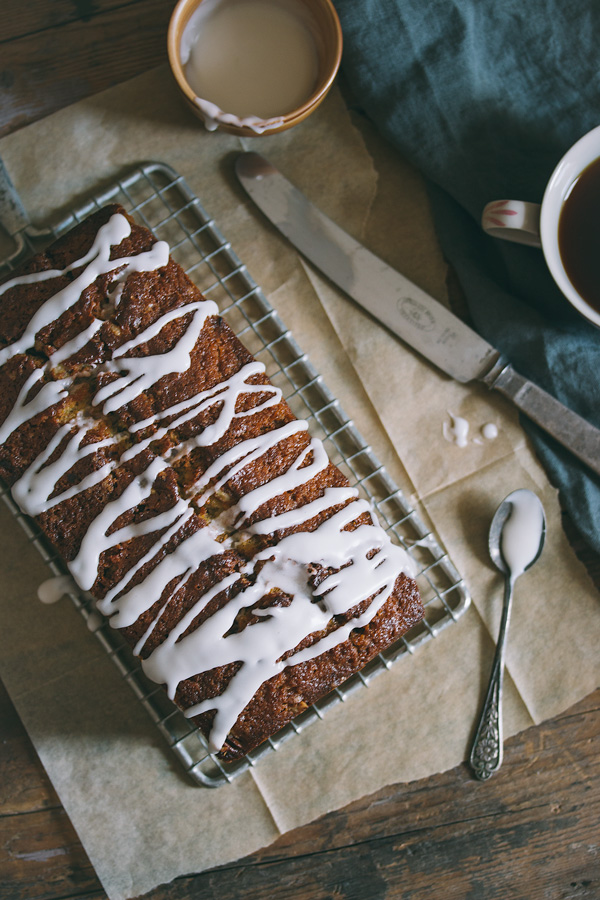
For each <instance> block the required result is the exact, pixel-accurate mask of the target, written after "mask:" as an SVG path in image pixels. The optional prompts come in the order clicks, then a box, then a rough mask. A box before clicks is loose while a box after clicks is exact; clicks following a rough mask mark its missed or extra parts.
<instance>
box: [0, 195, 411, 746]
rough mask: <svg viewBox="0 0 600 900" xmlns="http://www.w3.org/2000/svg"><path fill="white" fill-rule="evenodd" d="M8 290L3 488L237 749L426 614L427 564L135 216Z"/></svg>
mask: <svg viewBox="0 0 600 900" xmlns="http://www.w3.org/2000/svg"><path fill="white" fill-rule="evenodd" d="M0 295H1V296H0V423H1V424H0V476H1V477H2V478H3V479H4V481H5V482H7V483H8V485H10V488H11V492H12V496H13V497H14V499H15V501H16V502H17V504H18V505H19V507H20V508H21V509H22V510H23V512H25V513H26V514H27V515H29V516H32V517H34V518H35V520H36V521H37V523H38V524H39V526H40V527H41V529H42V531H43V533H44V534H45V536H46V537H47V539H48V540H49V541H50V543H51V544H52V545H53V546H54V547H55V548H56V550H57V551H58V553H59V554H60V556H61V557H62V559H63V560H64V562H65V563H66V566H67V567H68V569H69V571H70V573H71V575H72V576H73V578H74V580H75V581H76V583H77V584H78V586H79V588H80V589H81V590H82V591H86V592H89V593H90V594H91V595H92V597H93V598H94V600H95V602H96V605H97V608H98V610H99V611H100V612H101V613H103V614H104V615H105V616H107V617H109V619H110V623H111V625H112V626H113V627H115V628H118V629H120V630H121V631H122V633H123V634H124V635H125V637H126V639H127V641H128V642H129V643H130V645H131V647H132V648H133V652H134V653H135V654H136V655H137V656H138V657H140V659H141V660H142V666H143V669H144V671H145V673H146V674H147V676H148V677H149V678H151V679H152V680H154V681H156V682H158V683H164V684H165V685H166V688H167V691H168V693H169V696H170V697H171V698H173V699H174V701H175V702H176V704H178V705H179V706H180V707H181V709H183V710H184V712H185V715H186V716H188V717H190V718H193V719H194V720H195V721H197V722H198V724H199V725H200V727H201V728H202V730H203V731H204V732H205V734H206V735H207V736H208V739H209V745H210V747H211V748H212V749H213V750H214V751H215V752H218V753H219V755H220V756H221V757H222V758H224V759H234V758H236V757H239V756H241V755H243V754H245V753H246V752H248V750H250V749H251V748H253V747H255V746H256V745H257V744H259V743H261V742H262V741H263V740H265V739H266V738H267V737H268V736H269V735H271V734H273V733H274V732H276V731H277V730H278V729H279V728H281V727H282V726H283V725H284V724H285V723H286V722H288V721H289V720H290V719H291V718H292V717H294V716H295V715H297V714H298V713H300V712H302V711H303V710H304V709H306V708H307V706H309V705H310V704H311V703H313V702H314V701H315V700H317V699H318V698H319V697H321V696H323V695H324V694H326V693H327V692H328V691H330V690H331V689H332V688H333V687H334V686H336V685H338V684H340V683H341V682H342V681H344V680H345V679H347V678H348V677H349V676H350V675H352V674H353V673H354V672H356V671H357V670H359V669H361V668H362V667H363V666H364V665H365V664H366V663H367V662H368V660H370V659H371V658H372V657H373V656H374V655H376V654H377V653H378V652H379V651H381V650H382V649H384V648H385V647H387V646H389V645H390V643H392V642H393V641H394V640H396V639H397V638H398V637H399V636H400V635H401V634H403V633H404V632H405V631H406V630H407V629H408V628H410V627H411V626H412V625H413V624H414V623H416V622H417V621H418V620H419V619H420V618H421V617H422V614H423V610H422V604H421V600H420V598H419V592H418V588H417V585H416V583H415V581H414V580H413V577H412V575H413V569H412V562H411V560H410V558H409V557H408V556H407V554H406V553H405V552H404V551H403V550H402V549H401V548H400V547H398V546H397V545H395V544H393V543H391V542H390V541H389V539H388V538H387V536H386V534H385V532H384V531H383V530H382V529H381V527H380V526H379V525H378V524H377V523H376V522H375V521H374V520H373V517H372V514H371V511H370V508H369V506H368V504H367V503H365V502H364V501H363V500H361V499H359V498H358V494H357V491H356V490H355V489H353V488H351V487H349V486H348V483H347V481H346V479H345V477H344V476H343V475H342V473H341V472H340V471H339V470H338V469H337V468H336V467H335V466H333V465H332V464H331V462H330V461H329V460H328V458H327V456H326V453H325V450H324V448H323V445H322V444H321V442H320V441H318V440H315V439H312V438H311V437H310V435H309V433H308V431H307V426H306V423H304V422H302V421H299V420H297V419H296V418H295V417H294V415H293V414H292V412H291V411H290V409H289V407H288V406H287V404H286V403H285V402H284V401H283V400H282V397H281V391H280V389H279V388H277V387H275V386H273V385H272V384H271V383H270V382H269V380H268V379H267V377H266V375H265V369H264V366H263V365H262V364H261V363H259V362H257V361H256V360H255V359H254V358H253V357H252V356H251V355H250V354H249V353H248V351H247V350H246V349H245V348H244V347H243V346H242V344H241V343H240V342H239V341H238V339H237V338H236V337H235V335H234V334H233V332H232V331H231V330H230V328H229V327H228V325H227V324H226V323H225V322H224V321H223V319H221V318H220V317H219V315H218V311H217V308H216V306H215V304H214V303H213V302H212V301H209V300H206V299H205V298H204V297H203V296H202V295H201V294H200V292H199V291H198V289H197V288H196V287H195V285H193V284H192V282H191V281H190V280H189V279H188V278H187V276H186V275H185V273H184V272H183V270H182V269H181V268H180V267H179V266H178V265H177V264H176V263H175V262H174V261H173V260H172V259H170V258H169V249H168V247H167V245H166V244H165V243H164V242H162V241H156V240H155V238H154V237H153V235H152V234H151V233H150V232H149V231H148V230H147V229H145V228H143V227H140V226H139V225H137V224H136V223H135V222H133V221H132V220H131V219H130V218H129V217H128V216H127V214H126V213H125V212H124V210H123V209H121V208H120V207H117V206H111V207H106V208H104V209H102V210H100V211H99V212H98V213H96V214H94V215H93V216H91V217H90V218H89V219H87V220H86V221H85V222H83V223H82V224H80V225H78V226H77V227H76V228H75V229H73V231H71V232H70V233H69V234H67V235H66V236H64V237H62V238H61V239H59V240H58V241H57V242H56V243H55V244H54V245H53V246H52V247H51V248H50V249H48V250H47V251H46V252H44V253H42V254H39V255H38V256H36V257H35V258H33V259H31V260H30V261H29V263H28V264H27V265H26V266H24V267H23V268H22V269H21V270H20V271H18V272H17V273H16V274H14V275H13V276H12V277H11V278H10V279H9V280H8V281H6V282H5V283H4V284H3V285H2V286H0Z"/></svg>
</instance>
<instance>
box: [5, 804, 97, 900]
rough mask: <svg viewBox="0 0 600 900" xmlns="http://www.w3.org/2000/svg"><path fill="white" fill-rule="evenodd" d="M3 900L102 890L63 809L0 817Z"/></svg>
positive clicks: (34, 899) (47, 899)
mask: <svg viewBox="0 0 600 900" xmlns="http://www.w3.org/2000/svg"><path fill="white" fill-rule="evenodd" d="M0 848H1V850H2V852H0V885H2V886H3V888H2V897H3V898H5V900H50V898H57V897H69V896H80V895H81V894H84V893H88V894H89V893H91V894H96V896H98V895H99V896H100V897H102V896H103V895H104V892H103V891H102V887H101V885H100V883H99V881H98V878H97V876H96V873H95V872H94V869H93V867H92V864H91V863H90V861H89V860H88V858H87V856H86V854H85V851H84V849H83V847H82V846H81V843H80V841H79V838H78V837H77V834H76V833H75V829H74V828H73V826H72V825H71V822H70V821H69V818H68V817H67V814H66V813H65V812H64V810H63V809H50V810H44V811H42V812H37V813H29V814H27V815H17V816H3V817H2V818H0Z"/></svg>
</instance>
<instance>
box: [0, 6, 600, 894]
mask: <svg viewBox="0 0 600 900" xmlns="http://www.w3.org/2000/svg"><path fill="white" fill-rule="evenodd" d="M173 5H174V0H28V2H27V3H23V2H20V0H3V4H2V32H1V34H0V97H1V100H0V136H1V135H5V134H8V133H10V132H12V131H15V130H16V129H18V128H21V127H23V126H24V125H27V124H28V123H30V122H33V121H35V120H36V119H39V118H41V117H42V116H45V115H47V114H48V113H51V112H53V111H55V110H57V109H59V108H61V107H62V106H65V105H66V104H69V103H72V102H74V101H76V100H79V99H81V98H83V97H85V96H88V95H90V94H93V93H95V92H96V91H99V90H102V89H103V88H106V87H109V86H111V85H113V84H116V83H118V82H120V81H123V80H125V79H127V78H130V77H133V76H134V75H137V74H139V73H141V72H143V71H145V70H146V69H148V68H150V67H152V66H154V65H158V64H160V63H162V62H163V61H164V60H165V59H166V51H165V32H166V28H167V23H168V19H169V16H170V13H171V10H172V7H173ZM574 540H575V539H574ZM584 561H585V562H586V564H587V566H588V569H589V571H590V572H591V574H592V577H594V579H595V581H596V584H598V585H600V559H598V558H597V557H592V556H591V555H590V554H589V553H587V554H586V553H585V551H584ZM0 722H1V723H2V725H1V739H2V741H1V745H0V746H1V750H0V763H1V765H0V897H2V898H6V900H37V898H66V897H69V898H79V900H89V898H92V897H93V898H101V897H103V896H104V893H103V891H102V888H101V886H100V884H99V882H98V879H97V877H96V875H95V873H94V870H93V868H92V866H91V864H90V862H89V860H88V859H87V857H86V854H85V851H84V850H83V847H82V846H81V844H80V842H79V840H78V838H77V835H76V833H75V831H74V829H73V827H72V825H71V823H70V822H69V819H68V817H67V815H66V813H65V811H64V809H63V808H62V806H61V804H60V801H59V799H58V797H57V796H56V794H55V793H54V791H53V789H52V786H51V784H50V782H49V780H48V777H47V776H46V774H45V772H44V769H43V767H42V766H41V764H40V762H39V760H38V758H37V756H36V754H35V750H34V749H33V746H32V744H31V742H30V741H29V738H28V736H27V734H26V732H25V729H24V728H23V726H22V724H21V722H20V720H19V717H18V716H17V713H16V712H15V709H14V707H13V705H12V703H11V701H10V698H9V697H8V695H7V693H6V691H5V690H4V689H3V688H2V685H1V684H0ZM390 752H391V753H393V752H394V748H393V747H390ZM217 896H218V897H219V900H238V898H242V897H243V898H245V900H252V898H260V900H265V898H272V897H278V898H279V897H281V898H286V900H292V898H293V900H325V898H333V897H336V898H340V900H342V898H346V900H351V898H352V900H377V898H410V900H425V898H427V900H433V898H435V900H438V898H440V900H441V898H444V900H452V898H460V900H466V898H469V900H484V898H485V900H510V898H514V900H538V898H539V900H598V898H600V690H598V691H595V692H594V693H593V694H591V695H590V696H589V697H587V698H586V699H585V700H583V701H582V702H581V703H579V704H578V705H577V706H575V707H573V708H572V709H569V710H567V711H566V712H564V713H563V714H562V715H560V716H557V717H556V718H555V719H553V720H551V721H549V722H545V723H544V724H543V725H540V726H538V727H536V728H530V729H528V730H527V731H525V732H524V733H522V734H520V735H518V736H516V737H514V738H512V739H510V740H509V741H508V742H507V745H506V749H505V759H504V764H503V767H502V769H501V770H500V772H499V773H498V774H497V775H496V776H495V777H494V778H493V779H491V781H489V782H487V783H485V784H479V783H477V782H475V781H473V780H472V778H471V776H470V773H469V769H468V767H467V766H466V765H461V766H458V767H457V768H455V769H452V770H451V771H449V772H446V773H444V774H440V775H435V776H432V777H431V778H426V779H423V780H422V781H418V782H415V783H411V784H401V785H394V786H392V787H388V788H386V789H385V790H382V791H380V792H379V793H378V794H375V795H373V796H369V797H365V798H363V799H361V800H359V801H358V802H356V803H354V804H352V805H351V806H349V807H346V808H345V809H342V810H338V811H337V812H334V813H331V814H330V815H327V816H325V817H324V818H322V819H320V820H319V821H318V822H315V823H313V824H310V825H306V826H304V827H303V828H299V829H296V830H295V831H293V832H291V833H288V834H286V835H284V836H283V837H281V838H280V839H279V840H278V841H277V842H276V843H275V844H273V845H272V846H271V847H268V848H267V849H265V850H263V851H261V852H260V853H257V854H255V855H253V856H251V857H247V858H245V859H242V860H240V861H238V862H236V863H233V864H231V865H228V866H224V867H221V868H219V869H214V870H212V871H209V872H205V873H203V874H201V875H197V876H194V877H186V878H180V879H177V880H176V881H174V882H173V883H172V884H170V885H168V886H165V887H161V888H158V889H156V890H154V891H152V893H151V894H149V895H147V897H148V898H149V900H176V898H191V897H193V898H195V900H202V898H206V900H208V898H213V897H217Z"/></svg>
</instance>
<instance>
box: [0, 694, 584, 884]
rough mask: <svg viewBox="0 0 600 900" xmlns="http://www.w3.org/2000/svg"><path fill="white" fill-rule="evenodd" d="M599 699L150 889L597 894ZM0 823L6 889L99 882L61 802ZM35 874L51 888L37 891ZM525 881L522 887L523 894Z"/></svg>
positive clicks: (0, 871) (1, 879) (0, 872)
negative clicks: (249, 852) (495, 768)
mask: <svg viewBox="0 0 600 900" xmlns="http://www.w3.org/2000/svg"><path fill="white" fill-rule="evenodd" d="M599 707H600V692H599V691H597V692H596V693H595V694H594V695H591V697H589V698H586V699H585V700H584V701H583V702H582V703H581V704H578V706H577V707H574V708H573V709H572V710H570V711H568V713H565V714H563V715H562V716H561V717H558V718H557V719H554V720H552V721H550V722H546V723H544V724H543V725H542V726H540V727H538V728H532V729H529V730H528V731H526V732H524V733H523V734H521V735H517V736H515V737H513V738H512V739H511V740H510V741H508V742H507V748H506V759H505V764H504V766H503V768H502V769H501V770H500V772H499V773H498V774H497V775H496V776H495V777H494V778H493V779H491V780H490V781H489V782H488V783H487V784H478V783H476V782H474V781H473V780H472V779H471V776H470V774H469V772H468V769H467V767H466V766H459V767H457V768H455V769H453V770H451V771H450V772H446V773H442V774H440V775H436V776H433V777H432V778H428V779H423V780H422V781H419V782H415V783H413V784H409V785H397V786H395V787H391V788H386V789H385V790H382V791H380V792H379V793H378V794H375V795H373V796H371V797H366V798H361V799H360V800H358V801H356V802H355V803H354V804H352V805H351V806H349V807H346V808H345V809H343V810H339V811H336V812H334V813H331V814H330V815H328V816H325V817H323V818H322V819H321V820H319V821H318V822H316V823H310V824H308V825H306V826H304V827H302V828H299V829H296V830H295V831H294V832H291V833H288V834H286V835H283V836H282V837H281V838H280V839H279V840H278V841H277V842H275V844H273V845H272V846H271V847H268V848H265V849H264V850H262V851H261V852H259V853H257V854H255V855H254V856H252V857H249V858H247V859H245V860H242V861H240V862H238V863H234V864H232V865H230V866H225V867H222V868H221V869H218V870H214V871H212V872H206V873H203V874H201V875H198V876H196V877H194V878H184V879H178V880H177V881H175V882H174V883H173V884H171V885H169V886H165V887H161V888H157V889H156V890H155V891H153V892H152V893H151V894H150V895H149V898H148V900H183V898H188V897H190V896H193V897H194V898H195V900H196V898H197V900H204V898H209V897H210V898H213V897H215V896H217V895H218V896H219V898H220V900H239V898H240V897H242V896H243V897H244V900H246V898H248V900H253V898H257V900H258V898H260V900H263V898H265V897H268V896H269V897H270V896H277V897H278V898H280V897H283V898H293V900H309V898H310V900H318V898H320V897H324V898H325V897H327V898H330V897H332V896H335V897H337V898H339V900H341V898H348V900H354V898H359V897H360V898H365V900H366V898H368V900H371V898H377V897H384V896H385V897H403V896H405V894H404V892H405V891H406V892H407V893H406V896H408V897H410V898H411V900H420V898H421V897H423V898H426V897H427V898H428V900H429V897H433V896H440V895H439V894H436V893H435V890H437V889H441V887H444V892H443V894H442V896H444V897H448V898H451V897H457V898H458V897H460V898H461V900H462V898H463V897H465V896H469V897H474V898H479V897H481V898H483V897H485V900H495V898H496V897H497V898H502V900H505V898H506V900H510V898H512V897H514V898H515V900H516V898H517V897H518V898H519V900H523V898H524V897H525V896H526V897H527V900H537V898H539V900H542V898H544V900H548V898H550V900H554V898H557V900H559V898H560V900H576V898H577V900H592V898H594V900H597V898H598V896H600V825H599V823H600V788H599V785H600V778H599V776H600V752H599V750H600V709H599ZM36 777H39V773H37V775H36ZM0 824H2V825H3V826H4V831H2V830H1V829H0V835H1V837H0V846H4V847H5V848H6V850H5V853H4V854H3V860H2V861H0V883H4V884H10V885H11V886H12V887H11V891H12V893H11V894H10V895H9V898H10V900H25V898H27V900H29V898H30V897H31V898H32V900H38V898H39V897H45V898H48V900H50V898H54V897H62V896H66V895H75V896H79V894H80V888H81V891H83V892H85V893H89V892H94V890H95V888H94V883H95V882H93V879H92V873H91V867H90V864H89V862H88V860H87V858H86V857H85V854H84V852H83V850H82V848H81V846H80V845H79V843H78V841H77V838H76V836H75V834H74V832H73V831H72V828H71V826H70V823H69V822H68V819H67V818H66V816H65V815H64V813H63V812H62V811H61V810H56V809H49V810H46V811H41V812H39V813H35V814H31V815H14V816H6V817H5V818H4V819H2V820H0ZM62 850H66V852H64V853H63V852H61V851H62ZM31 854H33V856H32V855H31ZM30 862H34V863H35V870H34V867H33V866H30V865H29V863H30ZM508 863H510V864H508ZM449 873H451V874H449ZM42 884H44V885H45V886H46V887H45V890H46V893H39V891H41V888H40V887H39V885H42ZM241 884H243V891H242V892H240V890H241V888H240V885H241ZM523 884H527V885H528V893H527V894H521V895H519V894H518V890H519V888H522V887H523ZM490 885H492V886H493V889H494V891H496V893H492V892H491V891H492V888H491V887H490ZM384 887H385V891H387V893H385V892H384ZM369 891H371V893H369ZM485 891H487V893H485ZM428 892H430V893H429V894H428ZM469 892H471V893H469ZM594 892H595V893H594Z"/></svg>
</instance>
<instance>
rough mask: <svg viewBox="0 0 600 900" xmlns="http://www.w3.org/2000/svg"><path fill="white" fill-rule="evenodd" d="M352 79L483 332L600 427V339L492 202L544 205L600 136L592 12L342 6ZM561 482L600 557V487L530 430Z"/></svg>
mask: <svg viewBox="0 0 600 900" xmlns="http://www.w3.org/2000/svg"><path fill="white" fill-rule="evenodd" d="M335 5H336V8H337V11H338V13H339V16H340V20H341V23H342V30H343V33H344V56H343V61H342V71H343V73H344V75H345V77H346V79H347V81H348V84H349V86H350V87H351V89H352V93H353V94H354V96H355V98H356V101H357V103H358V105H359V106H360V108H361V109H362V111H363V112H364V113H365V114H366V115H367V116H368V117H369V118H370V119H371V120H372V121H373V122H374V123H375V125H376V126H377V127H378V129H379V130H380V131H381V133H382V134H383V135H385V136H386V137H387V138H388V139H389V140H390V141H391V142H392V143H393V144H394V145H395V146H396V147H397V148H398V149H399V150H400V152H401V153H402V155H403V156H404V157H405V158H406V159H408V160H410V161H411V162H412V163H413V164H414V165H415V166H417V167H418V168H419V169H420V170H421V172H422V173H423V175H424V176H425V178H426V179H427V182H428V187H429V191H430V197H431V203H432V211H433V216H434V221H435V224H436V229H437V231H438V235H439V239H440V243H441V246H442V250H443V252H444V254H445V256H446V258H447V259H448V261H449V263H450V264H451V265H452V266H453V268H454V270H455V271H456V273H457V275H458V277H459V279H460V282H461V285H462V288H463V291H464V293H465V296H466V299H467V303H468V305H469V310H470V314H471V317H472V322H473V324H474V327H475V328H476V329H477V330H478V331H479V332H480V334H481V335H483V336H484V337H485V338H486V339H487V340H488V341H490V343H492V344H493V345H494V346H495V347H497V348H498V349H499V350H500V351H501V352H502V353H504V354H505V355H506V356H507V357H508V359H509V360H510V361H511V363H512V364H513V365H514V367H515V368H516V369H517V370H518V371H519V372H521V374H523V375H525V376H527V377H528V378H530V379H531V380H532V381H534V382H536V383H537V384H539V385H540V386H541V387H543V388H545V389H546V390H547V391H549V392H550V393H551V394H553V395H554V396H555V397H557V398H558V399H559V400H560V401H562V403H564V404H565V405H566V406H568V407H570V408H571V409H573V410H575V411H576V412H578V413H579V414H580V415H582V416H584V417H585V418H586V419H588V421H590V422H591V423H592V424H594V425H596V426H597V427H600V330H598V329H596V328H594V326H592V325H590V324H588V323H587V322H586V321H585V320H584V319H583V318H582V317H580V316H579V315H578V314H577V313H576V312H574V311H573V310H572V308H571V307H570V305H569V304H568V303H567V301H566V300H565V299H564V298H563V297H562V294H561V293H560V291H559V290H558V288H557V287H556V286H555V285H554V282H553V280H552V278H551V276H550V274H549V272H548V270H547V268H546V264H545V262H544V258H543V255H542V252H541V251H540V250H537V249H535V248H530V247H524V246H520V245H517V244H510V243H508V242H506V241H500V240H497V239H494V238H491V237H489V236H487V235H486V234H484V233H483V232H482V230H481V228H480V225H479V223H480V219H481V212H482V209H483V207H484V205H485V204H486V203H487V202H488V201H490V200H497V199H504V198H514V199H520V200H532V201H536V202H539V201H541V199H542V194H543V191H544V187H545V185H546V182H547V181H548V179H549V177H550V175H551V173H552V170H553V169H554V167H555V165H556V163H557V162H558V161H559V159H560V157H561V156H562V155H563V153H564V152H565V151H566V150H567V149H568V148H569V147H570V145H571V144H573V143H574V142H575V141H576V140H577V139H578V138H579V137H581V136H582V135H583V134H584V133H585V132H586V131H589V130H590V129H591V128H593V127H595V126H596V125H598V124H600V76H599V75H598V54H597V44H598V38H599V37H600V6H598V5H597V4H595V3H594V2H593V0H587V2H586V0H584V2H583V3H577V4H567V3H564V0H529V2H527V3H524V2H523V0H504V2H502V3H498V2H497V0H451V2H449V0H427V2H426V3H424V2H423V0H361V2H360V3H357V2H356V0H335ZM523 426H524V427H525V428H526V429H527V431H528V433H529V434H530V435H531V438H532V440H533V442H534V444H535V447H536V450H537V452H538V454H539V456H540V458H541V460H542V463H543V464H544V465H545V467H546V470H547V473H548V476H549V478H550V480H551V481H552V482H553V483H554V484H555V485H556V486H557V487H558V488H559V490H560V495H561V499H562V502H563V505H564V507H565V508H566V509H567V510H568V512H569V513H570V515H571V517H572V519H573V521H574V522H575V524H576V525H577V527H578V528H579V530H580V532H581V533H582V535H583V536H584V537H585V538H586V540H587V541H588V542H589V543H590V545H591V546H592V547H593V548H595V550H596V551H598V552H600V478H598V477H597V476H596V475H594V474H593V473H591V472H590V470H589V469H587V468H586V467H585V466H584V465H583V464H582V463H580V462H579V461H578V460H577V459H575V457H573V456H572V455H571V454H570V453H569V452H568V451H566V450H564V449H563V448H562V447H561V446H560V445H559V444H557V443H556V441H554V440H553V439H552V438H550V437H549V436H547V435H546V434H545V433H544V432H543V431H542V430H541V429H539V428H537V427H536V426H535V425H533V424H532V423H531V422H529V420H527V419H526V418H525V417H523ZM598 453H599V455H600V446H599V448H598Z"/></svg>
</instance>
